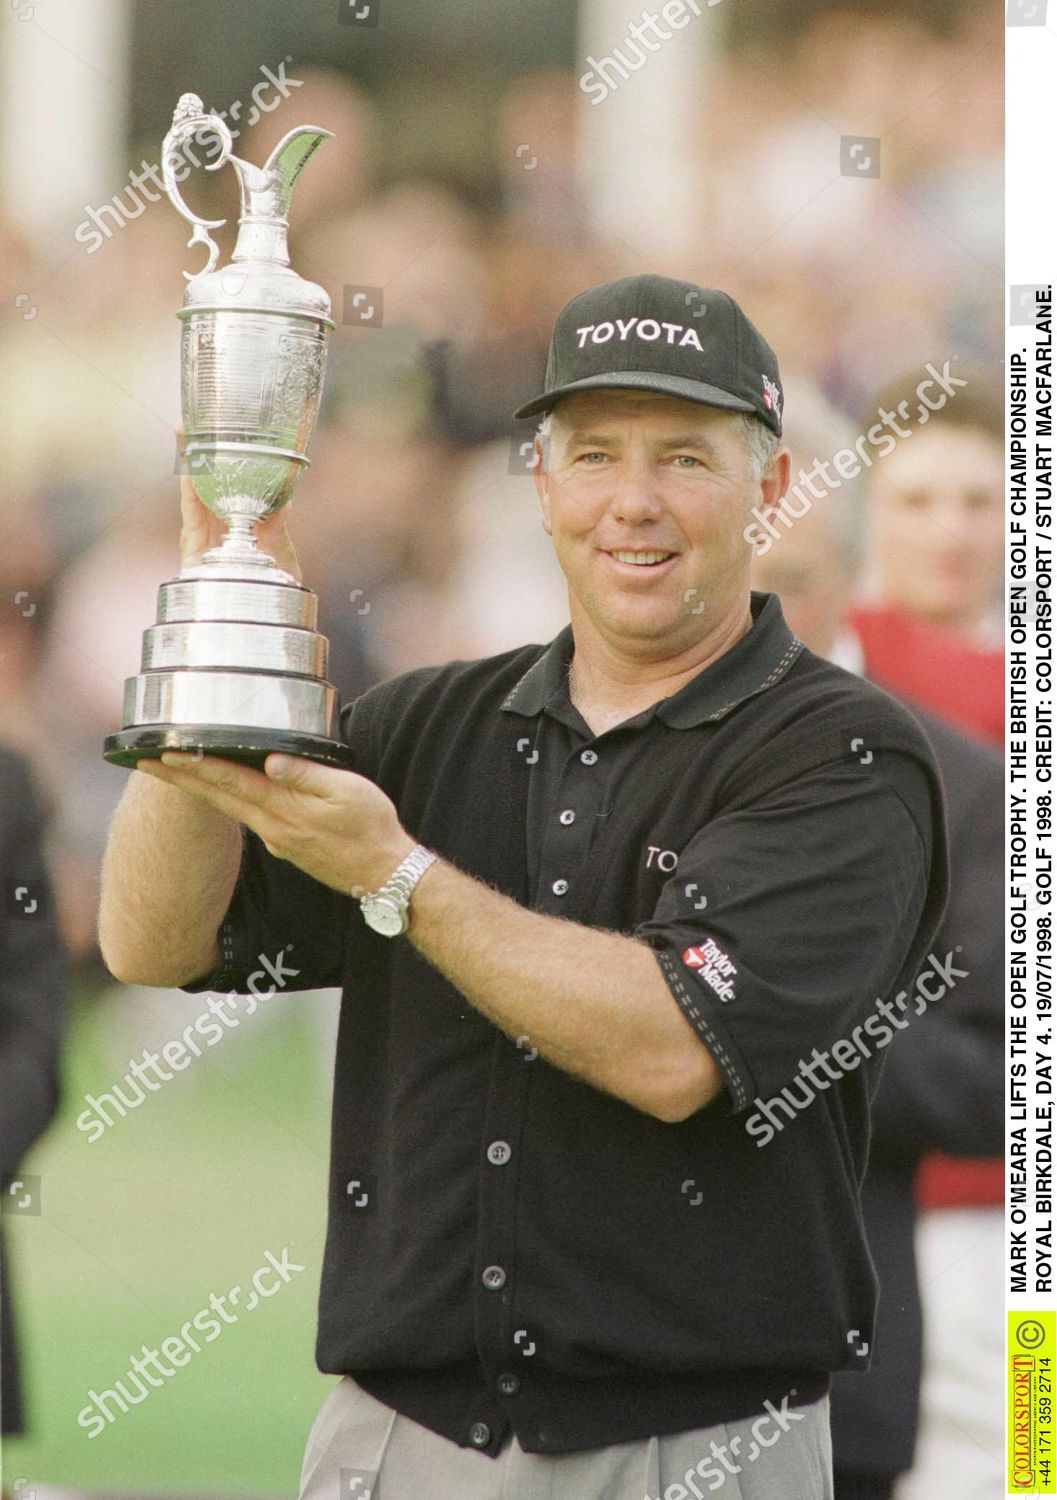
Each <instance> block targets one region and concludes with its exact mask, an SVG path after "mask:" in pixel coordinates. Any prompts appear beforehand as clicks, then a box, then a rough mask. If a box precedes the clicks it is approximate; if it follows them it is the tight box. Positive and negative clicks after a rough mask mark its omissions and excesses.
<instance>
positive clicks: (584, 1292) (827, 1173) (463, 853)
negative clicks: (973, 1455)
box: [186, 594, 946, 1454]
mask: <svg viewBox="0 0 1057 1500" xmlns="http://www.w3.org/2000/svg"><path fill="white" fill-rule="evenodd" d="M752 610H753V626H752V629H751V630H750V631H749V632H748V633H747V634H746V635H745V636H744V637H743V638H742V639H741V640H740V641H739V642H738V643H737V644H736V645H735V646H734V647H733V648H732V650H730V651H729V652H727V653H726V654H725V655H724V656H723V657H722V658H721V659H720V660H719V661H717V662H715V663H714V664H713V665H711V666H709V667H707V668H706V669H705V670H704V671H702V672H701V673H699V674H698V675H697V677H695V678H694V679H693V680H692V681H691V682H689V683H688V684H686V686H685V687H683V688H682V689H681V690H680V691H679V692H677V693H675V694H674V695H672V696H671V697H669V698H666V699H664V700H662V701H661V702H659V703H657V704H655V705H653V706H652V707H651V708H649V709H646V710H645V711H643V712H642V713H639V714H636V715H635V716H634V717H632V718H629V719H627V720H625V721H624V722H623V723H621V724H618V725H616V726H615V727H614V728H611V729H609V730H607V731H605V732H604V733H603V734H599V735H594V734H592V732H591V730H590V729H589V727H588V726H587V725H586V723H585V722H584V721H583V719H582V718H581V716H580V715H579V714H578V713H577V711H576V709H575V708H574V707H573V705H572V703H571V701H570V699H569V695H568V681H567V669H568V662H569V658H570V654H571V648H572V644H573V641H572V631H571V627H566V628H565V629H564V630H563V631H561V632H560V633H559V635H558V636H557V637H556V638H555V639H554V641H552V642H551V643H550V645H549V646H547V647H545V648H544V647H541V646H526V647H522V648H519V649H518V650H515V651H509V652H505V653H503V654H502V655H499V656H495V657H491V658H487V659H485V660H482V661H474V662H454V663H450V664H448V665H447V666H444V667H431V668H423V669H419V670H417V671H414V672H408V673H405V674H402V675H401V676H400V677H397V678H394V679H392V680H391V681H389V682H386V683H383V684H381V685H380V686H378V687H376V688H373V689H372V690H371V691H370V692H368V693H366V694H364V695H363V696H362V697H361V698H359V699H357V700H356V701H355V702H354V703H353V704H351V705H350V706H349V707H348V708H346V710H345V711H344V713H343V717H342V722H343V728H344V733H345V735H346V738H347V740H348V743H349V744H350V746H351V747H352V749H353V751H354V756H355V764H356V768H357V769H358V770H359V771H360V772H362V774H364V775H366V776H369V777H370V778H371V779H372V780H374V781H376V782H377V783H378V785H380V786H381V787H382V788H383V790H385V791H386V792H387V793H388V795H389V796H390V797H392V799H393V801H394V803H395V804H396V807H397V809H398V811H399V814H400V818H401V822H402V823H403V826H404V827H405V828H406V829H407V831H408V832H409V833H410V834H411V835H412V836H413V837H415V838H417V839H418V840H420V841H421V842H423V843H425V844H426V845H427V846H428V847H429V848H431V849H434V850H436V851H437V852H438V853H439V854H440V855H442V856H443V857H444V858H446V859H448V860H450V861H451V862H452V863H453V864H455V865H457V866H458V867H459V868H460V869H462V870H464V871H465V872H467V873H468V874H471V875H474V876H476V877H477V878H479V879H481V880H483V881H484V882H486V883H487V884H489V885H491V886H493V887H494V888H496V889H498V890H500V891H502V892H504V893H505V894H507V895H509V896H510V897H512V899H514V900H516V901H518V902H520V903H521V904H522V905H525V906H528V907H531V908H534V909H535V910H537V911H540V912H546V913H549V914H552V915H555V916H560V917H566V918H568V919H569V920H571V921H574V922H579V923H583V924H585V925H589V926H596V927H603V928H606V929H610V930H613V931H618V932H622V933H625V934H627V935H628V936H630V937H637V938H639V939H640V940H641V941H643V942H646V943H648V944H649V945H650V946H651V947H652V948H653V949H654V951H655V953H656V955H657V961H658V966H659V972H660V973H661V974H663V976H664V978H665V980H666V982H667V984H668V986H669V989H670V991H671V995H672V1003H673V1004H677V1005H679V1006H680V1007H681V1008H682V1010H683V1012H684V1014H685V1015H686V1017H687V1019H688V1021H689V1022H690V1024H691V1025H692V1026H693V1027H694V1029H695V1030H696V1031H697V1033H698V1035H699V1036H700V1037H701V1039H702V1042H703V1044H704V1045H706V1046H707V1047H708V1048H709V1051H710V1052H711V1054H712V1056H713V1057H714V1058H715V1060H716V1062H717V1064H718V1066H719V1068H720V1069H721V1071H722V1073H723V1077H724V1080H725V1083H726V1089H725V1091H724V1092H723V1094H722V1095H721V1096H720V1097H719V1098H717V1099H716V1100H714V1101H713V1102H712V1103H711V1104H709V1105H708V1106H706V1107H705V1108H704V1109H701V1110H699V1111H697V1112H696V1113H695V1114H693V1115H692V1116H690V1118H688V1119H687V1120H684V1121H681V1122H679V1123H677V1124H665V1123H662V1122H661V1121H659V1120H657V1119H654V1118H652V1117H651V1116H648V1115H646V1114H644V1113H642V1112H640V1111H638V1110H636V1109H634V1108H632V1107H631V1106H630V1105H628V1104H625V1103H623V1102H622V1101H620V1100H619V1099H616V1098H614V1097H612V1096H610V1095H608V1094H605V1093H603V1092H602V1091H600V1090H598V1089H596V1088H594V1087H592V1086H591V1085H590V1084H587V1083H585V1082H583V1081H581V1080H578V1079H575V1078H573V1077H571V1076H569V1075H568V1074H566V1073H563V1072H562V1071H561V1070H559V1069H558V1068H556V1067H553V1066H551V1065H550V1064H549V1063H548V1062H547V1061H545V1060H544V1059H543V1058H542V1057H541V1056H540V1055H539V1053H538V1051H537V1049H536V1048H535V1046H534V1045H533V1041H532V1038H531V1036H530V1035H527V1034H521V1035H514V1036H510V1037H507V1036H505V1035H504V1034H503V1033H502V1032H500V1031H499V1030H498V1029H497V1028H496V1027H495V1026H494V1025H493V1024H492V1023H491V1022H490V1021H488V1020H486V1019H485V1018H484V1017H483V1016H482V1015H480V1014H479V1013H478V1012H477V1011H476V1010H474V1009H473V1007H472V1006H471V1005H470V1004H469V1002H468V1001H467V1000H466V999H465V998H464V997H463V996H462V995H461V994H460V993H459V991H458V990H456V989H455V988H454V986H452V985H451V984H450V983H449V982H448V981H447V980H445V979H444V978H443V976H442V975H440V973H439V972H438V971H437V970H436V969H435V968H434V967H433V966H432V965H431V964H430V963H429V962H428V961H427V960H426V959H425V958H424V957H423V956H422V955H421V954H420V953H419V952H418V951H417V949H415V947H414V946H413V944H411V943H410V942H409V941H408V939H407V938H400V939H396V940H395V941H394V940H389V939H386V938H383V937H380V936H379V935H378V934H375V933H373V932H371V931H370V930H369V929H368V928H366V926H365V925H364V923H363V920H362V918H361V916H360V914H359V911H358V907H357V905H356V903H355V902H353V901H352V900H351V899H350V898H348V897H346V896H343V895H341V894H340V893H338V892H335V891H331V890H329V889H327V888H326V887H323V886H321V885H319V884H318V883H317V882H315V881H313V880H311V879H310V878H309V877H308V876H305V875H303V874H302V873H301V872H300V871H298V870H297V869H296V868H295V867H294V866H292V865H290V864H287V863H284V862H282V861H280V860H278V859H275V858H274V857H273V856H271V855H269V854H268V853H267V851H266V850H265V849H264V847H263V845H262V844H261V842H260V840H259V839H257V838H256V837H255V836H253V835H248V836H247V839H246V844H245V852H244V857H243V865H242V870H241V872H240V876H239V880H238V883H237V886H236V889H235V892H234V895H233V897H232V902H231V906H230V909H229V911H228V914H227V916H226V918H225V921H224V923H223V925H222V928H221V933H220V943H221V952H222V954H223V967H222V968H221V970H219V971H218V972H217V973H215V974H213V975H210V976H208V977H206V978H204V979H202V980H200V981H198V982H197V983H195V984H193V985H188V986H186V988H188V989H191V990H201V989H205V988H213V989H217V990H229V989H235V990H238V989H240V988H244V987H245V986H246V984H247V981H248V978H249V975H250V974H251V973H252V972H253V971H255V970H258V969H260V967H261V961H262V956H268V957H271V958H272V959H273V961H274V957H275V956H276V955H277V954H279V953H280V952H281V953H282V955H283V962H284V965H285V966H286V968H287V970H289V968H291V967H296V968H297V969H298V974H297V976H296V978H294V979H293V980H291V981H290V985H291V987H292V986H293V985H296V986H297V987H298V988H304V989H308V988H315V987H318V986H321V985H331V984H340V985H341V986H342V989H343V998H342V1012H341V1023H340V1028H339V1037H338V1051H337V1061H336V1072H335V1088H334V1107H333V1129H332V1157H331V1174H330V1216H329V1225H328V1235H327V1245H326V1251H325V1255H324V1264H323V1275H322V1285H321V1292H320V1304H319V1336H318V1342H317V1351H316V1352H317V1360H318V1363H319V1366H320V1368H321V1369H322V1370H324V1371H327V1372H332V1373H335V1374H337V1373H345V1374H350V1375H352V1376H354V1377H355V1378H356V1380H358V1381H359V1382H360V1384H362V1385H363V1386H364V1387H365V1388H366V1389H367V1390H369V1391H371V1392H372V1393H373V1394H374V1395H376V1396H377V1397H378V1398H379V1399H381V1400H383V1401H386V1402H388V1403H389V1404H390V1405H392V1406H395V1407H396V1408H397V1409H398V1410H399V1411H401V1412H403V1413H404V1414H406V1415H407V1416H409V1417H411V1418H413V1419H414V1420H416V1421H418V1422H420V1423H422V1424H424V1425H425V1426H427V1427H430V1428H432V1429H433V1430H434V1431H436V1432H439V1433H442V1434H443V1435H445V1436H447V1437H449V1438H450V1439H452V1440H453V1441H455V1442H457V1443H461V1444H463V1445H473V1446H476V1447H478V1448H480V1449H481V1450H482V1451H484V1452H487V1453H490V1454H495V1453H497V1452H498V1451H499V1448H500V1445H501V1443H502V1440H503V1437H504V1435H505V1434H506V1432H507V1431H508V1430H509V1428H510V1427H513V1429H514V1431H516V1433H517V1436H518V1439H519V1441H520V1442H521V1445H522V1447H524V1448H525V1449H526V1450H528V1451H531V1452H543V1453H547V1452H562V1451H569V1450H575V1449H582V1448H593V1447H599V1446H604V1445H608V1444H612V1443H620V1442H627V1441H631V1440H633V1439H635V1438H640V1437H644V1436H647V1435H651V1434H655V1433H657V1434H659V1433H665V1432H674V1431H680V1430H685V1429H687V1428H691V1427H698V1426H704V1425H707V1424H711V1423H714V1422H719V1421H723V1420H733V1419H734V1418H737V1417H740V1416H747V1415H750V1414H752V1413H755V1412H757V1411H759V1410H761V1409H762V1407H763V1402H764V1400H765V1399H768V1398H769V1399H771V1400H772V1401H774V1402H775V1403H776V1404H778V1405H780V1403H781V1402H782V1400H783V1398H788V1399H789V1402H790V1404H791V1405H794V1406H795V1405H797V1404H802V1403H806V1402H808V1401H812V1400H815V1399H817V1398H818V1397H819V1396H821V1395H822V1394H824V1393H825V1391H826V1390H827V1389H828V1383H829V1372H830V1371H831V1370H834V1369H841V1368H855V1367H856V1366H861V1365H862V1364H864V1363H865V1362H866V1361H867V1359H868V1354H866V1353H864V1352H863V1349H864V1345H867V1346H868V1344H869V1342H870V1337H871V1332H872V1327H873V1318H874V1308H875V1300H876V1284H875V1279H874V1276H873V1271H872V1267H871V1264H870V1260H869V1255H868V1252H867V1249H866V1245H865V1241H864V1238H863V1232H862V1222H861V1216H860V1210H859V1201H858V1188H859V1184H860V1183H861V1180H862V1175H863V1171H864V1168H865V1161H866V1152H867V1143H868V1101H869V1096H870V1094H871V1093H872V1091H873V1088H874V1087H875V1085H876V1080H877V1076H878V1069H879V1066H880V1062H881V1060H882V1058H883V1053H882V1051H881V1050H880V1048H878V1049H877V1051H875V1052H873V1053H872V1054H871V1055H870V1056H869V1057H868V1058H864V1059H863V1061H862V1063H861V1065H860V1066H856V1067H855V1068H852V1069H849V1070H848V1071H847V1072H846V1073H842V1074H841V1075H840V1077H839V1081H834V1082H830V1083H829V1084H827V1085H824V1086H820V1087H819V1088H818V1090H817V1092H816V1093H815V1094H814V1096H813V1097H812V1095H810V1094H809V1095H807V1096H806V1097H805V1099H804V1104H803V1107H802V1108H801V1107H798V1108H797V1110H796V1111H795V1112H794V1111H789V1113H793V1115H794V1118H793V1119H792V1120H790V1121H789V1123H788V1124H784V1125H783V1126H781V1127H780V1128H779V1129H778V1130H776V1131H774V1132H773V1138H772V1139H770V1140H769V1141H768V1142H767V1143H766V1144H763V1143H762V1141H761V1137H760V1133H759V1132H758V1131H757V1132H756V1133H755V1134H754V1133H753V1131H752V1130H751V1129H750V1128H749V1122H750V1121H751V1120H752V1119H753V1117H754V1114H756V1113H757V1111H758V1110H759V1107H760V1103H761V1102H766V1101H767V1100H769V1099H770V1098H771V1097H772V1096H775V1095H777V1094H778V1093H779V1092H780V1091H781V1090H782V1089H783V1087H785V1086H787V1085H790V1084H791V1083H792V1081H793V1080H795V1079H798V1078H799V1080H800V1084H801V1085H803V1081H804V1080H803V1076H802V1073H801V1071H800V1069H799V1067H798V1064H799V1062H800V1061H801V1059H807V1060H810V1059H811V1058H812V1056H813V1049H816V1048H817V1049H819V1050H820V1051H825V1050H826V1049H828V1048H829V1047H831V1046H832V1044H833V1043H834V1042H835V1041H837V1040H838V1039H843V1038H847V1037H849V1036H851V1035H852V1033H853V1031H854V1029H855V1027H856V1026H859V1025H861V1023H862V1022H863V1021H864V1019H865V1018H866V1017H867V1016H868V1015H870V1014H871V1013H872V1012H873V1011H874V1010H875V1008H876V1006H877V1002H878V1001H879V1000H881V999H885V998H886V997H890V996H892V995H894V994H895V993H896V992H897V991H898V990H899V989H900V988H901V987H904V986H905V985H906V984H907V983H908V982H909V980H910V979H911V978H912V977H913V974H914V973H915V972H916V970H917V968H918V967H919V966H920V964H921V963H922V961H923V959H924V957H925V956H926V954H927V952H928V945H929V942H930V940H931V937H932V935H933V933H934V931H935V928H936V925H937V924H938V921H939V917H940V915H941V912H942V908H943V905H944V902H945V899H946V854H945V836H944V830H943V819H942V802H941V795H940V791H939V783H938V779H937V777H936V772H935V767H934V764H933V761H932V756H931V752H930V750H929V748H928V745H927V742H926V741H925V738H924V736H923V734H922V733H921V731H920V729H919V728H918V726H917V725H916V723H915V721H914V720H913V719H912V718H911V717H910V715H909V714H908V713H907V712H906V711H905V710H904V709H903V708H902V707H900V706H899V705H898V704H897V703H896V702H895V701H894V700H893V699H891V698H889V697H888V696H887V695H886V694H884V693H882V692H881V691H880V690H879V689H877V688H876V687H874V686H872V685H871V684H869V683H865V682H863V681H861V680H860V679H858V678H856V677H853V676H852V675H851V674H849V673H847V672H844V671H842V670H841V669H840V668H838V667H835V666H832V665H831V664H829V663H827V662H824V661H822V660H821V659H820V658H818V657H816V656H814V655H813V654H812V653H811V652H809V651H807V650H806V649H805V648H804V647H803V646H802V645H801V643H800V642H799V641H797V640H796V639H795V637H793V636H792V635H791V633H790V631H789V629H788V627H787V626H786V624H785V621H784V619H783V617H782V614H781V610H780V607H779V604H778V600H777V598H776V597H774V596H772V595H764V594H754V595H753V596H752ZM497 940H498V939H497ZM525 982H526V986H527V985H530V984H531V983H532V976H531V974H527V975H526V977H525ZM598 983H599V984H600V985H604V984H605V983H606V975H605V973H604V972H600V973H599V975H598ZM821 1076H823V1077H825V1076H826V1075H824V1074H823V1075H821Z"/></svg>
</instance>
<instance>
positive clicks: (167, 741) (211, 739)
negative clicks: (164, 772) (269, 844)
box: [103, 724, 352, 771]
mask: <svg viewBox="0 0 1057 1500" xmlns="http://www.w3.org/2000/svg"><path fill="white" fill-rule="evenodd" d="M166 750H185V751H190V752H191V753H194V752H196V751H201V752H202V754H203V755H218V756H220V757H221V758H222V759H223V760H234V761H238V762H239V763H240V765H244V766H253V767H255V769H257V770H258V771H259V770H260V769H261V768H262V767H263V765H264V762H265V759H266V757H267V756H269V755H272V754H276V753H279V752H282V754H284V755H303V756H304V757H305V759H306V760H315V761H318V762H319V763H320V764H321V765H324V766H335V767H337V769H338V770H339V771H351V770H352V751H351V750H350V749H349V747H348V746H347V745H343V744H341V742H340V741H338V740H328V739H325V738H324V737H323V736H322V735H318V734H303V733H301V732H299V731H298V730H294V729H243V728H241V727H239V726H237V725H231V724H142V725H140V726H139V727H138V728H136V729H120V730H118V732H117V733H116V734H110V735H107V737H106V739H105V740H104V742H103V759H104V760H107V761H109V762H110V764H111V765H112V766H127V767H129V768H132V767H134V766H135V764H136V762H137V761H138V760H148V759H157V757H158V756H160V755H164V753H165V751H166Z"/></svg>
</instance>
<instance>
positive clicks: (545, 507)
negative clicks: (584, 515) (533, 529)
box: [532, 437, 554, 536]
mask: <svg viewBox="0 0 1057 1500" xmlns="http://www.w3.org/2000/svg"><path fill="white" fill-rule="evenodd" d="M532 479H533V483H534V484H535V486H536V494H537V495H538V496H539V499H540V511H541V512H542V516H543V529H544V531H545V532H546V533H547V535H548V536H553V535H554V533H553V531H552V530H551V499H550V479H549V476H548V474H547V471H546V469H545V468H544V467H543V444H542V441H541V440H540V438H539V437H537V438H536V442H535V446H534V448H533V450H532Z"/></svg>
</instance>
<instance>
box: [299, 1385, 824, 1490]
mask: <svg viewBox="0 0 1057 1500" xmlns="http://www.w3.org/2000/svg"><path fill="white" fill-rule="evenodd" d="M709 1495H719V1496H721V1497H722V1500H833V1477H832V1467H831V1456H830V1438H829V1397H828V1396H827V1397H825V1398H824V1399H823V1400H821V1401H816V1402H815V1403H814V1404H813V1405H811V1406H804V1407H799V1408H797V1407H793V1406H787V1405H786V1404H785V1403H783V1404H782V1405H781V1406H777V1405H773V1404H772V1406H771V1409H770V1410H769V1411H768V1410H764V1411H761V1412H760V1413H759V1415H756V1416H752V1417H746V1418H744V1419H742V1420H739V1421H736V1422H727V1423H720V1424H718V1425H717V1426H715V1427H700V1428H697V1429H695V1430H694V1431H691V1432H679V1433H674V1434H672V1435H671V1436H670V1437H659V1438H657V1437H651V1438H643V1439H641V1440H640V1441H637V1442H632V1443H617V1444H615V1445H614V1446H613V1447H610V1448H593V1449H590V1450H587V1451H585V1452H582V1453H559V1454H540V1453H526V1452H525V1451H524V1450H523V1449H522V1447H521V1445H520V1444H519V1443H518V1441H517V1438H516V1437H512V1436H511V1437H508V1438H507V1441H506V1443H505V1445H504V1447H503V1449H502V1451H501V1452H500V1453H499V1455H498V1457H497V1458H489V1457H488V1456H487V1455H486V1454H483V1453H478V1452H477V1451H476V1449H474V1448H460V1447H459V1445H458V1444H457V1443H452V1442H449V1441H448V1439H447V1438H443V1437H439V1436H438V1435H437V1434H436V1433H435V1432H430V1431H429V1429H428V1428H426V1427H422V1426H420V1425H419V1423H418V1422H413V1421H412V1420H411V1419H410V1418H409V1417H403V1416H400V1415H399V1414H398V1413H397V1412H395V1411H394V1410H393V1409H392V1407H390V1406H385V1405H383V1403H382V1402H380V1401H377V1400H375V1398H374V1397H373V1396H371V1395H369V1394H368V1392H367V1391H365V1390H364V1389H363V1388H362V1386H359V1385H357V1384H356V1382H355V1381H354V1380H351V1379H350V1378H349V1377H348V1376H345V1377H344V1378H343V1379H342V1380H340V1381H339V1382H338V1384H337V1385H336V1386H335V1387H334V1389H333V1390H332V1391H331V1393H330V1395H329V1396H328V1397H327V1399H326V1401H325V1402H324V1403H323V1406H322V1408H321V1410H320V1413H319V1416H318V1417H317V1418H316V1420H315V1423H314V1424H313V1427H312V1431H311V1432H310V1433H309V1437H308V1447H307V1449H306V1452H305V1461H304V1466H303V1468H302V1471H301V1488H300V1491H299V1500H704V1497H706V1496H709Z"/></svg>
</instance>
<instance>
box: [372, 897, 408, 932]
mask: <svg viewBox="0 0 1057 1500" xmlns="http://www.w3.org/2000/svg"><path fill="white" fill-rule="evenodd" d="M363 915H364V920H365V921H366V923H367V925H368V927H373V928H374V930H375V932H380V933H381V934H382V936H383V937H399V936H400V934H401V933H402V932H403V931H404V913H403V912H402V911H401V909H400V907H399V906H398V905H397V904H396V902H395V901H391V900H390V899H389V897H388V896H379V897H378V898H377V900H375V901H365V902H364V903H363Z"/></svg>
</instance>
